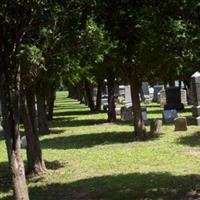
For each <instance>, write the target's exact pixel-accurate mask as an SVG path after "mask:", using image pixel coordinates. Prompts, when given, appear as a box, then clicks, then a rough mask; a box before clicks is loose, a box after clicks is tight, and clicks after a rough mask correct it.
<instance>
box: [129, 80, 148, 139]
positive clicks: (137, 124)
mask: <svg viewBox="0 0 200 200" xmlns="http://www.w3.org/2000/svg"><path fill="white" fill-rule="evenodd" d="M130 84H131V98H132V102H133V116H134V117H133V118H134V119H133V122H134V128H135V136H136V138H138V139H141V138H143V137H144V133H145V132H146V130H145V126H144V121H143V119H142V112H141V105H140V88H141V87H140V86H141V84H140V82H139V81H138V79H137V76H134V78H133V80H130Z"/></svg>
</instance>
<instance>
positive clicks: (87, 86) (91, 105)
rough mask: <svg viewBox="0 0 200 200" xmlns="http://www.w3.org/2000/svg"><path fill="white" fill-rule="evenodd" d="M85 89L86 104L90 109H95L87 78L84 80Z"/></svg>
mask: <svg viewBox="0 0 200 200" xmlns="http://www.w3.org/2000/svg"><path fill="white" fill-rule="evenodd" d="M85 91H86V95H87V102H88V106H89V108H90V110H91V111H95V106H94V102H93V98H92V93H91V91H92V89H91V85H90V83H89V81H88V80H85Z"/></svg>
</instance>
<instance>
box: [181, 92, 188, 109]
mask: <svg viewBox="0 0 200 200" xmlns="http://www.w3.org/2000/svg"><path fill="white" fill-rule="evenodd" d="M181 103H182V104H183V105H184V106H186V105H188V101H187V90H186V89H181Z"/></svg>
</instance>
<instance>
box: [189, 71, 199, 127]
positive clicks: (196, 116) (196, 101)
mask: <svg viewBox="0 0 200 200" xmlns="http://www.w3.org/2000/svg"><path fill="white" fill-rule="evenodd" d="M191 79H192V93H193V108H192V116H193V123H194V124H195V125H200V73H199V72H196V73H194V74H193V75H192V77H191Z"/></svg>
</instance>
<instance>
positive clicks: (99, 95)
mask: <svg viewBox="0 0 200 200" xmlns="http://www.w3.org/2000/svg"><path fill="white" fill-rule="evenodd" d="M101 97H102V81H101V80H99V81H98V86H97V99H96V111H97V112H100V111H101Z"/></svg>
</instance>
